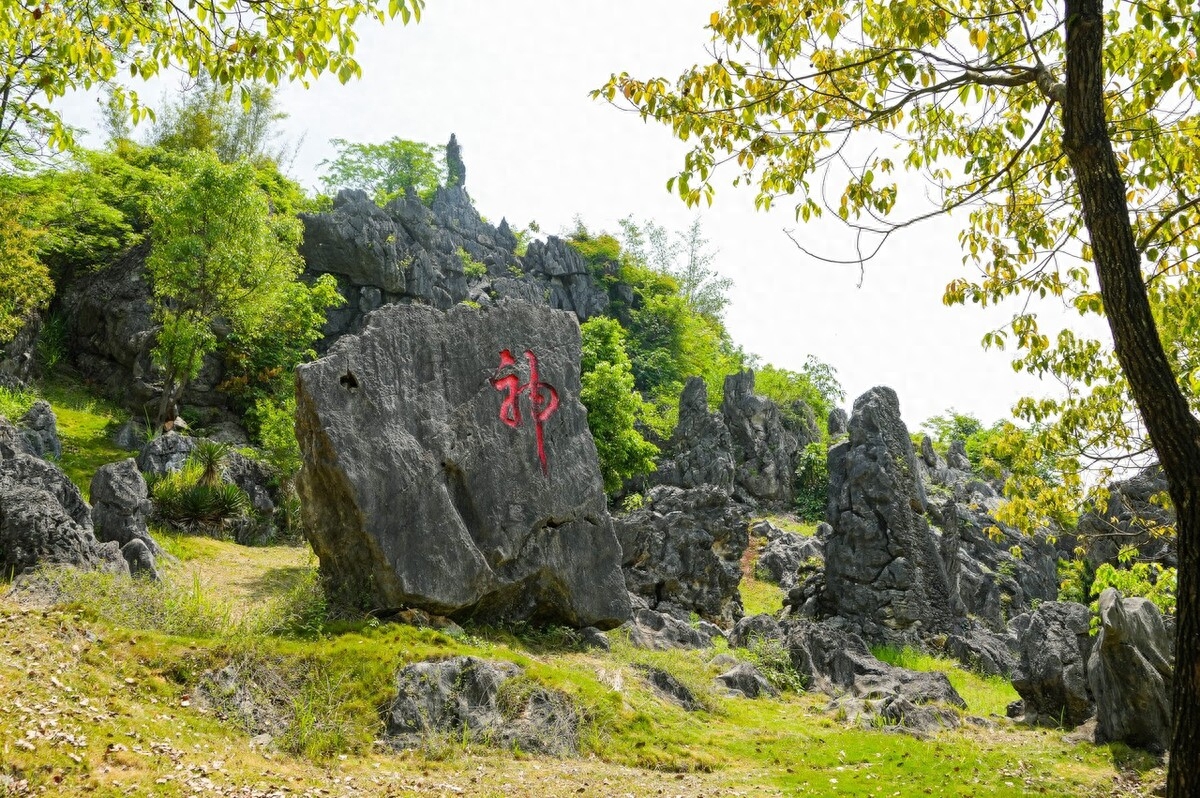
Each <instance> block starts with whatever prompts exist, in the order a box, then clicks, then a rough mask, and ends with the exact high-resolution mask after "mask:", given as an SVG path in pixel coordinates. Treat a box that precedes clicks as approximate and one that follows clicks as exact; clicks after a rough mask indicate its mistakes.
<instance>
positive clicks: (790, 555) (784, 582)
mask: <svg viewBox="0 0 1200 798" xmlns="http://www.w3.org/2000/svg"><path fill="white" fill-rule="evenodd" d="M768 527H769V528H768V530H767V545H766V546H764V547H763V550H762V553H761V554H759V555H758V562H757V563H756V565H755V570H756V571H757V572H758V575H759V578H760V579H765V580H766V581H768V582H773V583H775V584H777V585H779V586H780V587H782V588H783V589H784V590H791V589H792V588H794V587H796V585H797V584H798V583H799V581H800V575H801V570H802V568H805V567H806V566H814V565H815V566H822V565H823V564H824V560H825V545H824V543H823V542H822V540H821V538H819V537H816V536H810V535H801V534H798V533H795V532H787V531H784V530H782V529H779V528H777V527H774V526H771V525H769V524H768ZM805 570H808V569H807V568H805ZM806 575H807V574H806Z"/></svg>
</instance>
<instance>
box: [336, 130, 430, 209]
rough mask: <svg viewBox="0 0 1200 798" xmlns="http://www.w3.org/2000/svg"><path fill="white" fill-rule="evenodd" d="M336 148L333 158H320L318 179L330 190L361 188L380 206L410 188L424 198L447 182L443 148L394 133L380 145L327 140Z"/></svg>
mask: <svg viewBox="0 0 1200 798" xmlns="http://www.w3.org/2000/svg"><path fill="white" fill-rule="evenodd" d="M329 143H330V144H332V145H333V146H335V147H337V151H338V152H337V156H336V157H334V159H333V160H331V161H330V160H325V161H321V164H320V165H321V166H322V167H324V168H325V174H324V175H322V176H321V182H322V183H323V184H324V185H325V190H326V191H329V192H330V193H332V192H335V191H337V190H338V189H343V188H357V189H362V190H363V191H365V192H367V193H368V194H370V195H371V197H372V199H374V200H375V202H376V203H377V204H379V205H386V204H388V203H389V202H391V201H392V200H394V199H395V198H396V197H402V196H404V194H405V192H407V191H408V190H409V189H412V190H414V191H416V192H417V194H418V195H419V196H420V197H421V198H422V199H423V200H425V201H428V200H429V199H430V198H432V196H433V193H434V192H435V191H436V190H437V187H438V186H439V185H443V184H445V183H446V148H445V147H444V146H440V145H439V146H434V145H432V144H424V143H422V142H420V141H409V140H408V139H402V138H400V137H399V136H393V137H392V138H390V139H388V140H387V141H385V142H383V143H382V144H362V143H356V142H351V141H346V140H345V139H333V140H332V141H331V142H329Z"/></svg>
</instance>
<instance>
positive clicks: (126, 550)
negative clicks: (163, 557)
mask: <svg viewBox="0 0 1200 798" xmlns="http://www.w3.org/2000/svg"><path fill="white" fill-rule="evenodd" d="M121 556H122V557H123V558H124V559H125V562H126V564H128V566H129V574H130V575H131V576H142V577H146V578H147V579H152V580H155V581H158V567H157V565H156V564H155V561H154V554H153V553H152V552H151V551H150V547H149V546H147V545H146V544H145V542H144V541H143V540H142V539H141V538H133V539H132V540H130V541H129V542H128V543H126V544H125V545H124V546H122V547H121Z"/></svg>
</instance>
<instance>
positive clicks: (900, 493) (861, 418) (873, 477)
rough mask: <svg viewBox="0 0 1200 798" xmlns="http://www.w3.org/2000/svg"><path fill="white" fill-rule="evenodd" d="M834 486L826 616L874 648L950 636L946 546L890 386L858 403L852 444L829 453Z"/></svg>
mask: <svg viewBox="0 0 1200 798" xmlns="http://www.w3.org/2000/svg"><path fill="white" fill-rule="evenodd" d="M829 480H830V484H829V521H830V523H831V524H832V526H833V530H832V532H831V533H830V535H829V539H828V540H827V541H826V544H825V590H824V593H823V596H822V599H821V603H822V609H823V611H824V613H825V614H826V615H837V616H841V617H842V618H843V619H845V620H846V621H847V622H848V623H849V624H850V625H851V628H854V629H856V630H859V631H861V633H862V634H863V636H864V637H866V638H867V639H868V640H871V641H872V642H915V641H917V640H918V639H919V638H920V636H921V635H922V634H928V633H938V632H947V631H950V630H951V629H952V627H953V622H954V620H955V611H954V607H955V605H954V603H953V600H954V597H953V595H952V591H951V586H950V579H949V577H948V575H947V569H946V565H945V564H944V562H943V553H942V540H941V536H940V535H939V534H938V533H937V532H936V531H935V530H933V529H932V528H931V527H930V525H929V523H928V521H927V519H926V516H925V511H926V497H925V491H924V488H923V487H922V485H921V481H920V479H919V476H918V472H917V458H916V454H915V452H914V451H913V446H912V440H911V439H910V438H909V434H908V430H907V428H906V427H905V426H904V422H903V421H902V420H901V419H900V403H899V400H898V399H897V398H896V394H895V392H894V391H892V390H891V389H890V388H873V389H871V390H870V391H868V392H867V393H865V394H864V395H863V396H861V397H859V399H858V400H857V401H856V402H855V403H854V412H853V414H852V416H851V418H850V423H849V439H848V440H846V441H844V442H842V443H839V444H837V445H836V446H834V447H833V448H832V449H830V451H829Z"/></svg>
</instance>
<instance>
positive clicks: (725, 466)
mask: <svg viewBox="0 0 1200 798" xmlns="http://www.w3.org/2000/svg"><path fill="white" fill-rule="evenodd" d="M669 451H670V452H672V457H671V458H669V459H667V458H664V459H663V460H662V461H661V462H660V464H659V468H658V473H657V474H656V475H655V481H656V482H658V483H661V484H665V485H675V486H678V487H681V488H695V487H699V486H700V485H713V486H715V487H718V488H720V489H722V490H724V491H725V492H727V493H732V492H733V476H734V470H735V466H734V460H733V441H732V439H731V438H730V437H729V428H728V427H726V426H725V421H724V419H723V418H722V417H721V414H720V413H712V412H710V411H709V409H708V387H707V386H706V385H705V383H704V379H703V378H702V377H691V378H690V379H688V381H687V385H685V386H684V389H683V393H682V394H680V397H679V421H678V422H677V423H676V425H675V432H674V434H673V435H672V436H671V441H670V444H669Z"/></svg>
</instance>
